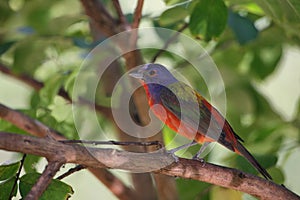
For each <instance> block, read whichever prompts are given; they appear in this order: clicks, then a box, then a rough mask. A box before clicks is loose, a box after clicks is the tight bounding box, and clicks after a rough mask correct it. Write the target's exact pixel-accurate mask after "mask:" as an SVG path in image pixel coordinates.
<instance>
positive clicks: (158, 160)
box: [0, 132, 300, 200]
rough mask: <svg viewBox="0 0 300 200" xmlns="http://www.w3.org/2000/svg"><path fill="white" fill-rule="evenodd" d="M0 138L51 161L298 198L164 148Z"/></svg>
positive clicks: (10, 147)
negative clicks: (137, 149)
mask: <svg viewBox="0 0 300 200" xmlns="http://www.w3.org/2000/svg"><path fill="white" fill-rule="evenodd" d="M0 138H1V140H0V149H4V150H7V151H16V152H22V153H27V154H34V155H39V156H44V157H46V158H47V159H48V160H52V161H55V160H58V161H61V160H65V162H66V163H76V164H82V165H85V166H88V167H98V168H114V169H123V170H130V171H134V172H142V171H153V170H154V171H155V172H156V173H158V174H166V175H169V176H176V177H182V178H188V179H194V180H199V181H204V182H208V183H212V184H215V185H220V186H223V187H227V188H231V189H235V190H239V191H242V192H246V193H248V194H251V195H253V196H256V197H259V198H261V199H289V200H294V199H295V200H299V199H300V197H299V196H297V195H296V194H294V193H293V192H291V191H289V190H288V189H287V188H285V187H283V186H280V185H277V184H275V183H273V182H271V181H268V180H265V179H262V178H260V177H257V176H254V175H250V174H246V173H244V172H241V171H239V170H236V169H231V168H227V167H222V166H217V165H213V164H210V163H203V162H200V161H196V160H188V159H182V158H180V159H179V161H178V162H176V163H174V158H173V157H172V155H170V154H168V153H166V152H165V151H157V152H151V153H133V152H126V151H120V150H115V149H98V148H87V147H83V146H79V145H68V144H63V143H60V142H57V141H55V140H50V141H49V140H47V139H44V138H35V137H31V136H25V135H18V134H10V133H4V132H0ZM149 163H151V165H149ZM170 163H172V164H171V165H170Z"/></svg>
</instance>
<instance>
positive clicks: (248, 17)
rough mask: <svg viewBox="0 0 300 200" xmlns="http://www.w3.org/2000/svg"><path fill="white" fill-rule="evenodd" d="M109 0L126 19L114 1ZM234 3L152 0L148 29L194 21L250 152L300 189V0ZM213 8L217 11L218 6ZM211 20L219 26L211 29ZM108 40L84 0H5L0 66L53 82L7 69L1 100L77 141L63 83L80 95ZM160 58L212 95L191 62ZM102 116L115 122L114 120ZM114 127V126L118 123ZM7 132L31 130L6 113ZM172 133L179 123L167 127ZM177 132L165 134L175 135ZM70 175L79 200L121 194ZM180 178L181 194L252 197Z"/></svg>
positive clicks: (219, 160) (216, 152) (11, 157)
mask: <svg viewBox="0 0 300 200" xmlns="http://www.w3.org/2000/svg"><path fill="white" fill-rule="evenodd" d="M217 2H219V3H220V2H221V3H222V2H223V1H220V0H219V1H216V2H215V3H216V6H218V3H217ZM101 3H103V4H104V5H105V7H106V8H107V9H108V10H109V11H110V12H111V13H112V14H113V15H114V16H116V13H115V11H114V9H113V6H112V3H111V1H101ZM120 3H121V7H122V10H123V12H124V14H125V15H126V17H127V20H128V21H130V20H132V13H133V11H134V8H135V5H136V1H134V0H120ZM205 3H206V4H207V5H206V4H205ZM224 3H225V5H226V7H225V9H226V11H224V13H225V14H226V15H224V16H222V15H221V14H220V16H219V17H215V18H214V17H212V18H208V19H206V18H204V17H203V16H198V15H199V14H197V13H199V12H198V11H199V10H197V9H200V8H201V9H203V8H206V7H205V6H211V5H209V4H208V3H207V1H204V0H203V1H197V0H195V1H180V0H165V1H163V0H151V1H150V0H146V1H145V5H144V8H143V18H142V21H141V25H140V27H149V26H155V27H165V28H170V29H173V30H178V29H179V28H180V27H182V25H184V23H186V22H189V23H190V24H189V27H188V28H187V29H185V30H184V31H183V33H184V34H187V35H188V36H191V37H193V38H195V39H196V40H197V42H199V43H200V44H201V45H203V47H204V48H205V49H207V50H208V52H209V53H210V55H211V57H212V58H213V60H214V61H215V63H216V65H217V67H218V69H219V71H220V73H221V75H222V78H223V80H224V84H225V89H226V97H227V113H226V116H227V118H228V120H229V122H230V123H231V124H232V126H233V127H234V129H235V130H236V132H237V133H238V134H239V135H240V136H241V137H242V138H243V139H244V140H245V145H246V147H247V148H248V149H249V150H250V152H252V153H253V154H254V155H255V157H257V158H258V160H259V162H261V163H262V165H263V166H266V167H267V168H268V171H270V173H271V175H272V176H273V177H274V178H275V182H278V183H284V185H285V186H286V187H287V188H289V189H291V190H292V191H294V192H295V193H298V194H300V179H299V177H300V175H299V170H298V169H299V166H300V148H299V147H300V143H299V142H300V103H299V99H300V64H299V63H300V48H299V45H300V32H299V30H300V3H299V2H298V1H297V0H290V1H280V0H277V1H272V0H245V1H237V0H228V1H224ZM208 12H212V13H214V12H216V11H215V10H214V9H208ZM221 13H222V12H221ZM214 14H216V13H214ZM216 15H217V14H216ZM205 23H207V24H213V26H215V27H218V28H215V29H213V28H212V29H213V30H212V31H211V32H210V29H206V28H205V26H204V25H203V24H205ZM199 24H200V25H199ZM201 24H202V25H201ZM219 29H220V30H219ZM103 39H104V38H103ZM99 42H101V40H100V41H93V38H92V36H91V32H90V25H89V20H88V17H87V16H86V15H85V14H84V11H83V8H82V5H81V4H80V2H79V1H67V0H60V1H53V0H51V1H50V0H46V1H45V0H44V1H42V0H31V1H25V0H9V1H7V0H4V1H1V2H0V63H2V64H4V65H5V66H7V67H8V68H9V70H10V71H11V72H12V73H14V74H18V75H20V74H22V75H26V76H29V77H32V78H34V79H36V80H38V81H40V82H43V83H44V84H45V87H44V88H43V89H42V90H40V91H38V92H37V91H34V90H33V89H32V88H31V87H29V86H27V85H26V84H24V83H23V82H21V81H18V80H16V79H14V78H13V77H11V76H9V75H7V74H4V73H0V103H2V104H4V105H6V106H9V107H12V108H14V109H18V110H20V111H22V112H24V113H26V114H28V115H29V116H31V117H33V118H36V119H38V120H40V121H42V122H44V123H46V124H47V125H48V126H50V127H53V128H55V129H57V130H59V131H60V132H62V133H64V134H65V135H66V136H67V137H68V138H76V137H77V136H76V134H75V132H76V130H75V127H74V124H73V121H72V113H71V112H70V106H69V105H68V104H67V102H66V101H65V100H64V99H63V98H61V97H58V96H57V92H58V88H64V89H65V90H66V91H67V92H68V93H69V94H71V93H72V83H73V81H74V72H75V71H76V69H78V68H79V67H80V65H81V63H82V61H83V59H84V57H85V56H86V55H87V53H88V52H89V50H90V49H91V48H93V47H94V46H95V45H96V44H97V43H99ZM178 44H179V45H180V41H178ZM155 53H156V51H155V50H145V51H142V55H143V58H144V60H145V61H150V60H151V58H152V57H153V55H154V54H155ZM157 62H160V63H166V64H168V65H170V66H172V67H173V68H175V69H178V70H180V71H181V72H182V73H183V74H184V75H185V76H188V77H189V81H190V83H191V84H192V85H193V86H194V87H195V88H196V89H198V90H199V91H201V92H202V93H203V94H204V96H206V97H209V94H207V91H206V86H205V85H203V84H199V82H200V83H202V82H201V80H199V79H198V77H197V76H195V75H194V73H193V72H192V71H190V70H189V68H188V67H187V66H188V64H187V63H186V62H184V61H183V60H182V59H180V58H178V57H176V56H174V55H172V54H168V53H164V54H162V55H161V56H160V57H159V58H158V60H157ZM124 69H125V67H124ZM99 95H100V96H101V95H102V94H99ZM99 119H100V120H101V119H102V118H101V117H99ZM102 121H103V123H104V124H105V123H106V121H105V119H102ZM107 126H108V130H111V131H113V128H110V126H111V125H110V124H109V123H108V125H107ZM0 130H2V131H4V130H5V131H11V132H18V133H23V132H22V131H20V130H18V129H16V128H15V127H14V126H12V125H10V124H9V123H7V122H5V121H3V120H1V119H0ZM164 132H168V133H169V132H170V130H168V129H166V128H165V129H164ZM169 134H170V135H172V133H169ZM112 137H113V136H112ZM169 139H170V138H169V137H165V141H166V142H168V140H169ZM193 150H194V149H192V151H193ZM185 156H189V154H186V155H185ZM19 158H20V155H19V154H16V153H8V152H4V151H0V163H4V162H6V163H9V162H13V161H16V160H19ZM207 159H208V161H210V162H213V163H216V164H221V165H225V166H231V167H236V168H238V169H241V170H244V171H247V172H250V173H256V172H255V170H254V169H252V168H251V166H249V165H248V164H245V161H244V160H243V159H242V158H240V157H238V156H236V155H233V154H232V153H230V152H228V151H227V150H224V148H223V147H220V146H218V145H216V146H214V149H213V151H212V152H211V153H210V154H209V155H208V157H207ZM28 162H29V164H31V168H32V169H31V170H32V171H39V172H41V170H43V168H44V165H45V161H44V160H43V159H42V160H39V159H37V158H32V160H31V161H28ZM35 163H37V164H35ZM70 166H71V165H70ZM70 166H69V165H67V166H66V168H65V169H64V171H66V170H67V169H68V168H69V167H70ZM29 171H30V170H29ZM27 172H28V171H25V172H23V173H27ZM113 173H114V174H116V175H117V176H118V177H120V178H121V179H122V180H124V181H125V182H126V184H128V185H130V184H131V181H130V178H129V175H128V173H127V172H120V171H116V170H113ZM63 181H64V182H66V183H68V184H69V185H71V186H72V188H73V190H74V191H75V192H74V194H73V195H72V197H71V199H89V198H91V199H94V198H105V199H116V197H114V195H113V194H112V193H110V191H109V190H108V189H107V188H106V187H105V186H103V185H102V184H101V183H100V182H99V181H98V180H96V179H95V178H94V177H93V176H92V175H91V174H90V173H89V172H87V171H81V172H78V173H75V174H73V175H72V176H70V177H67V178H66V179H64V180H63ZM176 181H177V187H178V191H179V195H180V199H200V197H203V198H205V199H220V198H219V197H224V195H226V197H227V199H240V198H244V199H251V198H252V197H250V196H249V195H245V194H244V195H241V194H240V193H238V192H236V191H227V190H224V189H222V188H220V187H211V186H209V185H208V184H205V183H199V182H196V181H190V180H180V179H177V180H176ZM187 188H188V189H187ZM205 189H208V190H205ZM201 191H208V192H206V193H202V192H201Z"/></svg>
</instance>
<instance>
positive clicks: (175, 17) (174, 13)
mask: <svg viewBox="0 0 300 200" xmlns="http://www.w3.org/2000/svg"><path fill="white" fill-rule="evenodd" d="M188 14H189V12H188V10H187V9H186V8H184V7H182V6H176V7H173V8H170V9H168V10H166V11H164V12H163V13H162V14H161V16H160V18H159V24H160V25H161V26H168V25H171V24H174V23H177V22H179V21H182V20H184V19H185V18H186V17H187V16H188Z"/></svg>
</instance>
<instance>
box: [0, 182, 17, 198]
mask: <svg viewBox="0 0 300 200" xmlns="http://www.w3.org/2000/svg"><path fill="white" fill-rule="evenodd" d="M15 180H16V178H15V177H13V178H10V179H9V180H6V181H4V182H1V183H0V194H1V195H0V200H7V199H10V198H9V195H10V192H11V190H12V188H13V185H14V183H15ZM17 188H18V187H15V189H14V191H13V192H12V196H16V194H17Z"/></svg>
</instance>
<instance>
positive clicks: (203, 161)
mask: <svg viewBox="0 0 300 200" xmlns="http://www.w3.org/2000/svg"><path fill="white" fill-rule="evenodd" d="M192 159H193V160H197V161H200V162H201V163H202V164H203V166H204V165H205V160H204V158H200V157H198V156H197V155H195V156H193V158H192ZM203 166H202V167H203Z"/></svg>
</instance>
